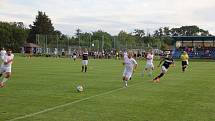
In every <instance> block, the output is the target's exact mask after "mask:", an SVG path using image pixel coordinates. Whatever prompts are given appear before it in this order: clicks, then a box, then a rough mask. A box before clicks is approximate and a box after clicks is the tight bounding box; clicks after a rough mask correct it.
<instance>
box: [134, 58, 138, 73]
mask: <svg viewBox="0 0 215 121" xmlns="http://www.w3.org/2000/svg"><path fill="white" fill-rule="evenodd" d="M133 63H134V70H133V72H135V71H136V69H137V65H138V64H137V61H136V60H133Z"/></svg>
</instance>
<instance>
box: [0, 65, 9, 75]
mask: <svg viewBox="0 0 215 121" xmlns="http://www.w3.org/2000/svg"><path fill="white" fill-rule="evenodd" d="M5 72H10V73H11V67H4V66H1V67H0V73H1V74H2V73H5Z"/></svg>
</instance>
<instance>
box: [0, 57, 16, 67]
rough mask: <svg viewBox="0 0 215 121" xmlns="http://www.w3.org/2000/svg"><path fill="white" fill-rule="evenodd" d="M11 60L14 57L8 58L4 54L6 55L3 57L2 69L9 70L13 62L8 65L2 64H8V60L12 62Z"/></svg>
mask: <svg viewBox="0 0 215 121" xmlns="http://www.w3.org/2000/svg"><path fill="white" fill-rule="evenodd" d="M13 58H14V55H13V54H11V55H10V56H8V55H7V54H6V55H5V56H4V57H3V63H2V67H9V68H11V66H12V63H13V61H11V62H10V63H8V64H4V63H5V62H8V61H10V60H13Z"/></svg>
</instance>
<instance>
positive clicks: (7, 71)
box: [0, 49, 14, 88]
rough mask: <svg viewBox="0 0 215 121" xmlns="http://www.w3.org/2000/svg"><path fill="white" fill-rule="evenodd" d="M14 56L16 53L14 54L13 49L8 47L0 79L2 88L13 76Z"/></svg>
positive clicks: (0, 69)
mask: <svg viewBox="0 0 215 121" xmlns="http://www.w3.org/2000/svg"><path fill="white" fill-rule="evenodd" d="M13 58H14V55H13V54H12V50H11V49H8V50H7V53H6V54H5V56H4V57H3V63H2V65H1V68H0V76H1V77H2V78H1V80H0V88H1V87H4V85H5V84H4V83H5V82H6V81H7V80H8V79H9V78H10V77H11V68H12V63H13Z"/></svg>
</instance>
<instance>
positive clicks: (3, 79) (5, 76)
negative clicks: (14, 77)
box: [0, 69, 11, 87]
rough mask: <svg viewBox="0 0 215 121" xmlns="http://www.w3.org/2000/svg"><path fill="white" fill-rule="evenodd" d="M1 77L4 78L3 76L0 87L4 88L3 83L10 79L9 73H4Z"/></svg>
mask: <svg viewBox="0 0 215 121" xmlns="http://www.w3.org/2000/svg"><path fill="white" fill-rule="evenodd" d="M10 70H11V69H10ZM3 75H4V76H3V78H2V80H1V82H0V87H4V86H5V82H6V81H7V80H8V79H9V78H10V77H11V72H5V73H4V74H3Z"/></svg>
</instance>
